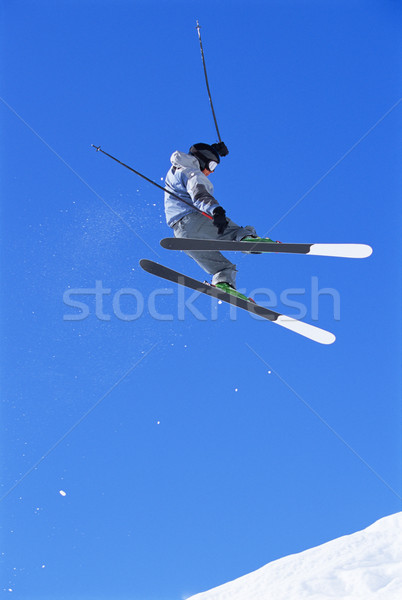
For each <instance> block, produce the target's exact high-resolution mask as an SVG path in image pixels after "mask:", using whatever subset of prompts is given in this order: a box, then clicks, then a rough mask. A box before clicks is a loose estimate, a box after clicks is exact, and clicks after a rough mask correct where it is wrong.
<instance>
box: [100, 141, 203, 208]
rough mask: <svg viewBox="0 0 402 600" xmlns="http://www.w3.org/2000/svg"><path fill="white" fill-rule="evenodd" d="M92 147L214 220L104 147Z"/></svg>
mask: <svg viewBox="0 0 402 600" xmlns="http://www.w3.org/2000/svg"><path fill="white" fill-rule="evenodd" d="M91 146H92V148H95V150H96V151H97V152H102V154H105V155H106V156H108V157H109V158H112V159H113V160H115V161H116V162H117V163H119V165H121V166H122V167H125V168H126V169H128V170H129V171H132V172H133V173H135V174H136V175H138V176H139V177H142V178H143V179H145V181H148V183H152V185H154V186H155V187H157V188H159V189H160V190H162V191H163V192H167V193H168V194H170V195H171V196H173V197H174V198H176V199H177V200H180V202H184V204H187V206H191V208H193V209H194V210H196V211H198V212H199V213H201V214H202V215H204V217H207V218H208V219H211V220H212V217H211V216H210V215H208V214H207V213H204V212H203V211H202V210H200V209H199V208H197V207H196V206H194V204H190V202H187V201H186V200H183V198H180V196H178V195H177V194H175V193H174V192H173V191H172V190H168V189H166V188H164V187H162V186H161V185H159V183H156V182H155V181H153V180H152V179H149V177H146V175H143V174H142V173H140V172H139V171H136V170H135V169H133V167H130V166H129V165H126V164H125V163H124V162H121V160H119V159H118V158H116V157H115V156H112V155H111V154H109V153H108V152H105V151H104V150H102V148H101V147H100V146H95V144H91Z"/></svg>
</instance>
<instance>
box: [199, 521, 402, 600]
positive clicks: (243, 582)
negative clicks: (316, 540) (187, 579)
mask: <svg viewBox="0 0 402 600" xmlns="http://www.w3.org/2000/svg"><path fill="white" fill-rule="evenodd" d="M401 598H402V512H399V513H396V514H394V515H390V516H388V517H384V518H383V519H380V520H379V521H376V522H375V523H374V524H373V525H371V526H370V527H367V529H363V530H362V531H358V532H357V533H353V534H351V535H346V536H343V537H340V538H337V539H335V540H332V541H331V542H327V543H326V544H323V545H321V546H317V547H316V548H311V549H310V550H305V551H304V552H301V553H299V554H293V555H290V556H287V557H285V558H281V559H279V560H276V561H274V562H272V563H269V564H267V565H265V567H262V568H261V569H258V570H257V571H254V572H253V573H250V574H249V575H245V576H244V577H240V578H239V579H235V580H234V581H231V582H229V583H226V584H225V585H221V586H219V587H217V588H214V589H212V590H210V591H208V592H204V593H201V594H197V595H195V596H192V597H191V599H190V598H189V599H188V600H305V599H309V600H330V599H331V600H333V599H336V600H360V599H361V600H400V599H401Z"/></svg>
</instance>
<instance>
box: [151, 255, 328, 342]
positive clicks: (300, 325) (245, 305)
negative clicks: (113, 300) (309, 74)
mask: <svg viewBox="0 0 402 600" xmlns="http://www.w3.org/2000/svg"><path fill="white" fill-rule="evenodd" d="M140 265H141V267H142V268H143V269H144V271H147V272H148V273H151V274H152V275H156V276H157V277H162V278H163V279H167V280H168V281H172V282H173V283H177V284H178V285H183V286H185V287H187V288H190V289H192V290H196V291H198V292H201V293H203V294H206V295H208V296H213V297H214V298H218V300H222V302H228V303H229V304H233V305H235V306H237V307H238V308H242V309H244V310H247V311H248V312H251V313H254V314H256V315H259V316H260V317H263V318H264V319H268V321H272V322H273V323H276V324H277V325H280V326H281V327H285V328H286V329H290V331H293V332H295V333H298V334H300V335H302V336H304V337H306V338H309V339H310V340H313V341H314V342H318V343H320V344H332V343H333V342H334V341H335V336H334V334H333V333H330V332H329V331H326V330H325V329H320V328H319V327H315V326H314V325H310V324H309V323H305V322H304V321H299V320H297V319H293V318H292V317H288V316H286V315H283V314H281V313H278V312H275V311H273V310H271V309H269V308H266V307H265V306H260V305H259V304H256V303H254V302H252V301H251V300H244V299H242V298H237V297H236V296H232V295H231V294H230V293H228V292H224V291H223V290H220V289H219V288H216V287H214V286H213V285H210V284H208V283H202V282H201V281H198V280H197V279H193V278H192V277H188V276H187V275H183V274H182V273H179V272H178V271H174V270H173V269H169V268H168V267H165V266H164V265H160V264H159V263H156V262H154V261H152V260H148V259H145V258H143V259H141V260H140Z"/></svg>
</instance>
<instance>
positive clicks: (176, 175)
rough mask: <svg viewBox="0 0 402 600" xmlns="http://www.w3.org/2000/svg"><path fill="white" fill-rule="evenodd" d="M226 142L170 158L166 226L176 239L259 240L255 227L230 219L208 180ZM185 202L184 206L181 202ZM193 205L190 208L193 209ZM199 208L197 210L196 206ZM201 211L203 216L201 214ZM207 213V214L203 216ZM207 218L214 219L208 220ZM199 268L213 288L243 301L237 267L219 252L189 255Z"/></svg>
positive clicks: (206, 251)
mask: <svg viewBox="0 0 402 600" xmlns="http://www.w3.org/2000/svg"><path fill="white" fill-rule="evenodd" d="M228 152H229V151H228V149H227V148H226V146H225V144H224V143H223V142H219V143H217V144H212V145H209V144H204V143H199V144H194V145H193V146H191V148H190V150H189V153H188V154H185V153H184V152H179V151H178V150H176V151H175V152H173V154H172V156H171V157H170V162H171V163H172V167H171V168H170V169H169V171H168V173H167V175H166V179H165V189H166V188H167V189H168V190H171V191H172V192H173V194H174V195H172V194H170V193H169V191H165V213H166V222H167V224H168V225H169V227H171V228H172V229H173V232H174V235H175V237H176V238H197V239H219V240H235V241H240V240H245V241H247V240H249V241H253V240H258V239H259V238H257V234H256V231H255V229H254V227H251V226H250V225H247V226H246V227H240V226H239V225H236V223H234V222H233V221H231V220H230V219H228V218H227V217H226V211H225V210H224V209H223V208H222V206H220V204H219V203H218V201H217V200H216V199H215V197H214V187H213V185H212V183H211V181H210V180H209V179H208V177H209V176H210V175H211V174H212V173H213V172H214V171H215V168H216V167H217V165H218V164H219V163H220V157H221V156H226V155H227V154H228ZM177 196H178V197H179V198H182V199H183V202H180V200H179V199H178V198H177ZM189 204H190V206H189ZM191 205H192V206H194V207H195V208H193V207H192V206H191ZM200 211H201V212H200ZM201 213H204V214H201ZM205 215H209V216H210V217H212V220H211V219H208V218H206V216H205ZM185 252H186V254H188V255H189V256H190V257H191V258H193V259H194V260H195V261H196V262H197V263H198V264H199V265H200V267H202V268H203V269H204V271H206V272H207V273H209V274H210V275H213V277H212V285H214V286H216V287H218V288H220V289H222V290H224V291H225V292H229V293H230V294H232V295H235V296H237V297H240V298H246V296H244V295H243V294H241V293H240V292H238V291H236V265H234V264H233V263H231V262H230V261H229V260H228V259H227V258H225V257H224V256H223V255H222V254H221V253H220V252H218V251H217V250H196V251H195V250H193V251H188V250H186V251H185Z"/></svg>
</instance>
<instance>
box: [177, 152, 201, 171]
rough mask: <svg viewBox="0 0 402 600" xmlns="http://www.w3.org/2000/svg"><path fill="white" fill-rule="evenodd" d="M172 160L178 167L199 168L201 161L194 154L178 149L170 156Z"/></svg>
mask: <svg viewBox="0 0 402 600" xmlns="http://www.w3.org/2000/svg"><path fill="white" fill-rule="evenodd" d="M170 162H171V163H172V165H173V166H174V167H176V168H178V169H180V168H181V169H199V170H200V163H199V162H198V160H197V159H196V158H195V156H193V155H192V154H185V153H184V152H180V151H179V150H176V151H175V152H173V154H172V156H171V157H170Z"/></svg>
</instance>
